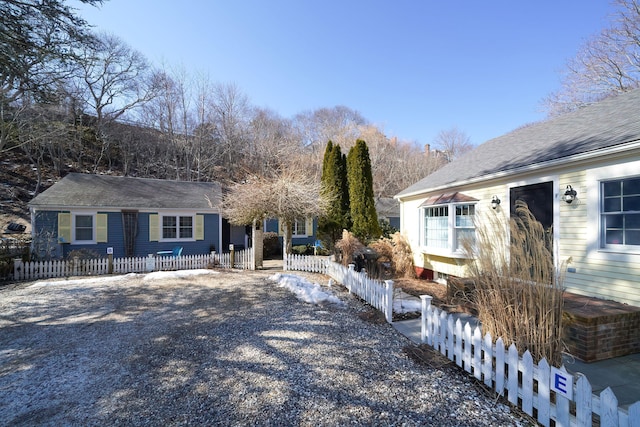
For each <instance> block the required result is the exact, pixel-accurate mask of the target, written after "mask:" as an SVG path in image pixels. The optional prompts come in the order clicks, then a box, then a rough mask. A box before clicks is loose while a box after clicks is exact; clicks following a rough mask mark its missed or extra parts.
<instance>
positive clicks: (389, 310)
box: [384, 280, 393, 323]
mask: <svg viewBox="0 0 640 427" xmlns="http://www.w3.org/2000/svg"><path fill="white" fill-rule="evenodd" d="M384 284H385V286H386V291H387V294H386V295H385V298H384V300H385V301H384V302H385V309H384V311H385V315H386V318H387V323H393V280H385V281H384Z"/></svg>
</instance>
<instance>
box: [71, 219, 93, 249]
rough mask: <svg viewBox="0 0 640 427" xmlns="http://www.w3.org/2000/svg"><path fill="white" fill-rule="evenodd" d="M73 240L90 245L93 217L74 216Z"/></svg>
mask: <svg viewBox="0 0 640 427" xmlns="http://www.w3.org/2000/svg"><path fill="white" fill-rule="evenodd" d="M73 230H74V233H75V235H74V240H75V241H76V242H78V243H83V242H84V243H92V242H93V241H94V238H93V215H75V216H74V228H73Z"/></svg>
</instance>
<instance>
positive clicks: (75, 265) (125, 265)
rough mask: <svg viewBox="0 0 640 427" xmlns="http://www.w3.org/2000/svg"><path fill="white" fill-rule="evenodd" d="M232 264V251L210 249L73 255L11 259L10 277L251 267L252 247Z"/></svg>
mask: <svg viewBox="0 0 640 427" xmlns="http://www.w3.org/2000/svg"><path fill="white" fill-rule="evenodd" d="M233 261H234V262H233V266H231V253H221V254H219V253H215V252H211V253H209V254H204V255H181V256H178V257H173V256H148V257H131V258H114V259H113V261H112V262H111V263H110V262H109V259H108V258H100V259H86V260H82V259H77V258H76V259H72V260H53V261H33V262H23V261H22V260H21V259H14V260H13V280H37V279H50V278H55V277H69V276H97V275H103V274H112V273H113V274H126V273H147V272H151V271H168V270H193V269H198V268H237V269H243V270H254V269H255V260H254V255H253V250H251V249H245V250H243V251H235V253H234V259H233Z"/></svg>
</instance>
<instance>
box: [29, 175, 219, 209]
mask: <svg viewBox="0 0 640 427" xmlns="http://www.w3.org/2000/svg"><path fill="white" fill-rule="evenodd" d="M221 195H222V190H221V187H220V184H218V183H216V182H187V181H170V180H163V179H148V178H132V177H122V176H109V175H89V174H79V173H70V174H69V175H67V176H65V177H64V178H62V179H61V180H60V181H59V182H57V183H56V184H54V185H53V186H52V187H50V188H48V189H47V190H46V191H44V192H43V193H41V194H39V195H37V196H36V197H35V198H34V199H33V200H31V202H29V206H31V207H35V208H45V207H69V208H72V207H75V208H84V207H86V208H117V209H122V208H124V209H145V208H152V209H201V210H206V211H210V210H211V208H210V207H209V203H208V201H207V199H206V197H205V196H208V197H209V199H210V200H211V202H212V203H213V204H214V206H215V207H216V209H215V210H216V211H217V210H218V209H217V206H218V204H219V202H220V197H221Z"/></svg>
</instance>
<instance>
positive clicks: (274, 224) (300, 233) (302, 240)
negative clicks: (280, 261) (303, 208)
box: [264, 218, 318, 246]
mask: <svg viewBox="0 0 640 427" xmlns="http://www.w3.org/2000/svg"><path fill="white" fill-rule="evenodd" d="M317 227H318V220H317V218H298V219H296V221H295V222H294V223H293V227H292V230H291V244H292V245H293V246H298V245H313V244H314V243H315V241H316V232H317ZM264 231H265V232H271V233H278V236H279V237H280V244H282V236H283V232H282V228H281V227H280V221H278V220H277V219H275V218H271V219H266V220H265V222H264Z"/></svg>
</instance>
